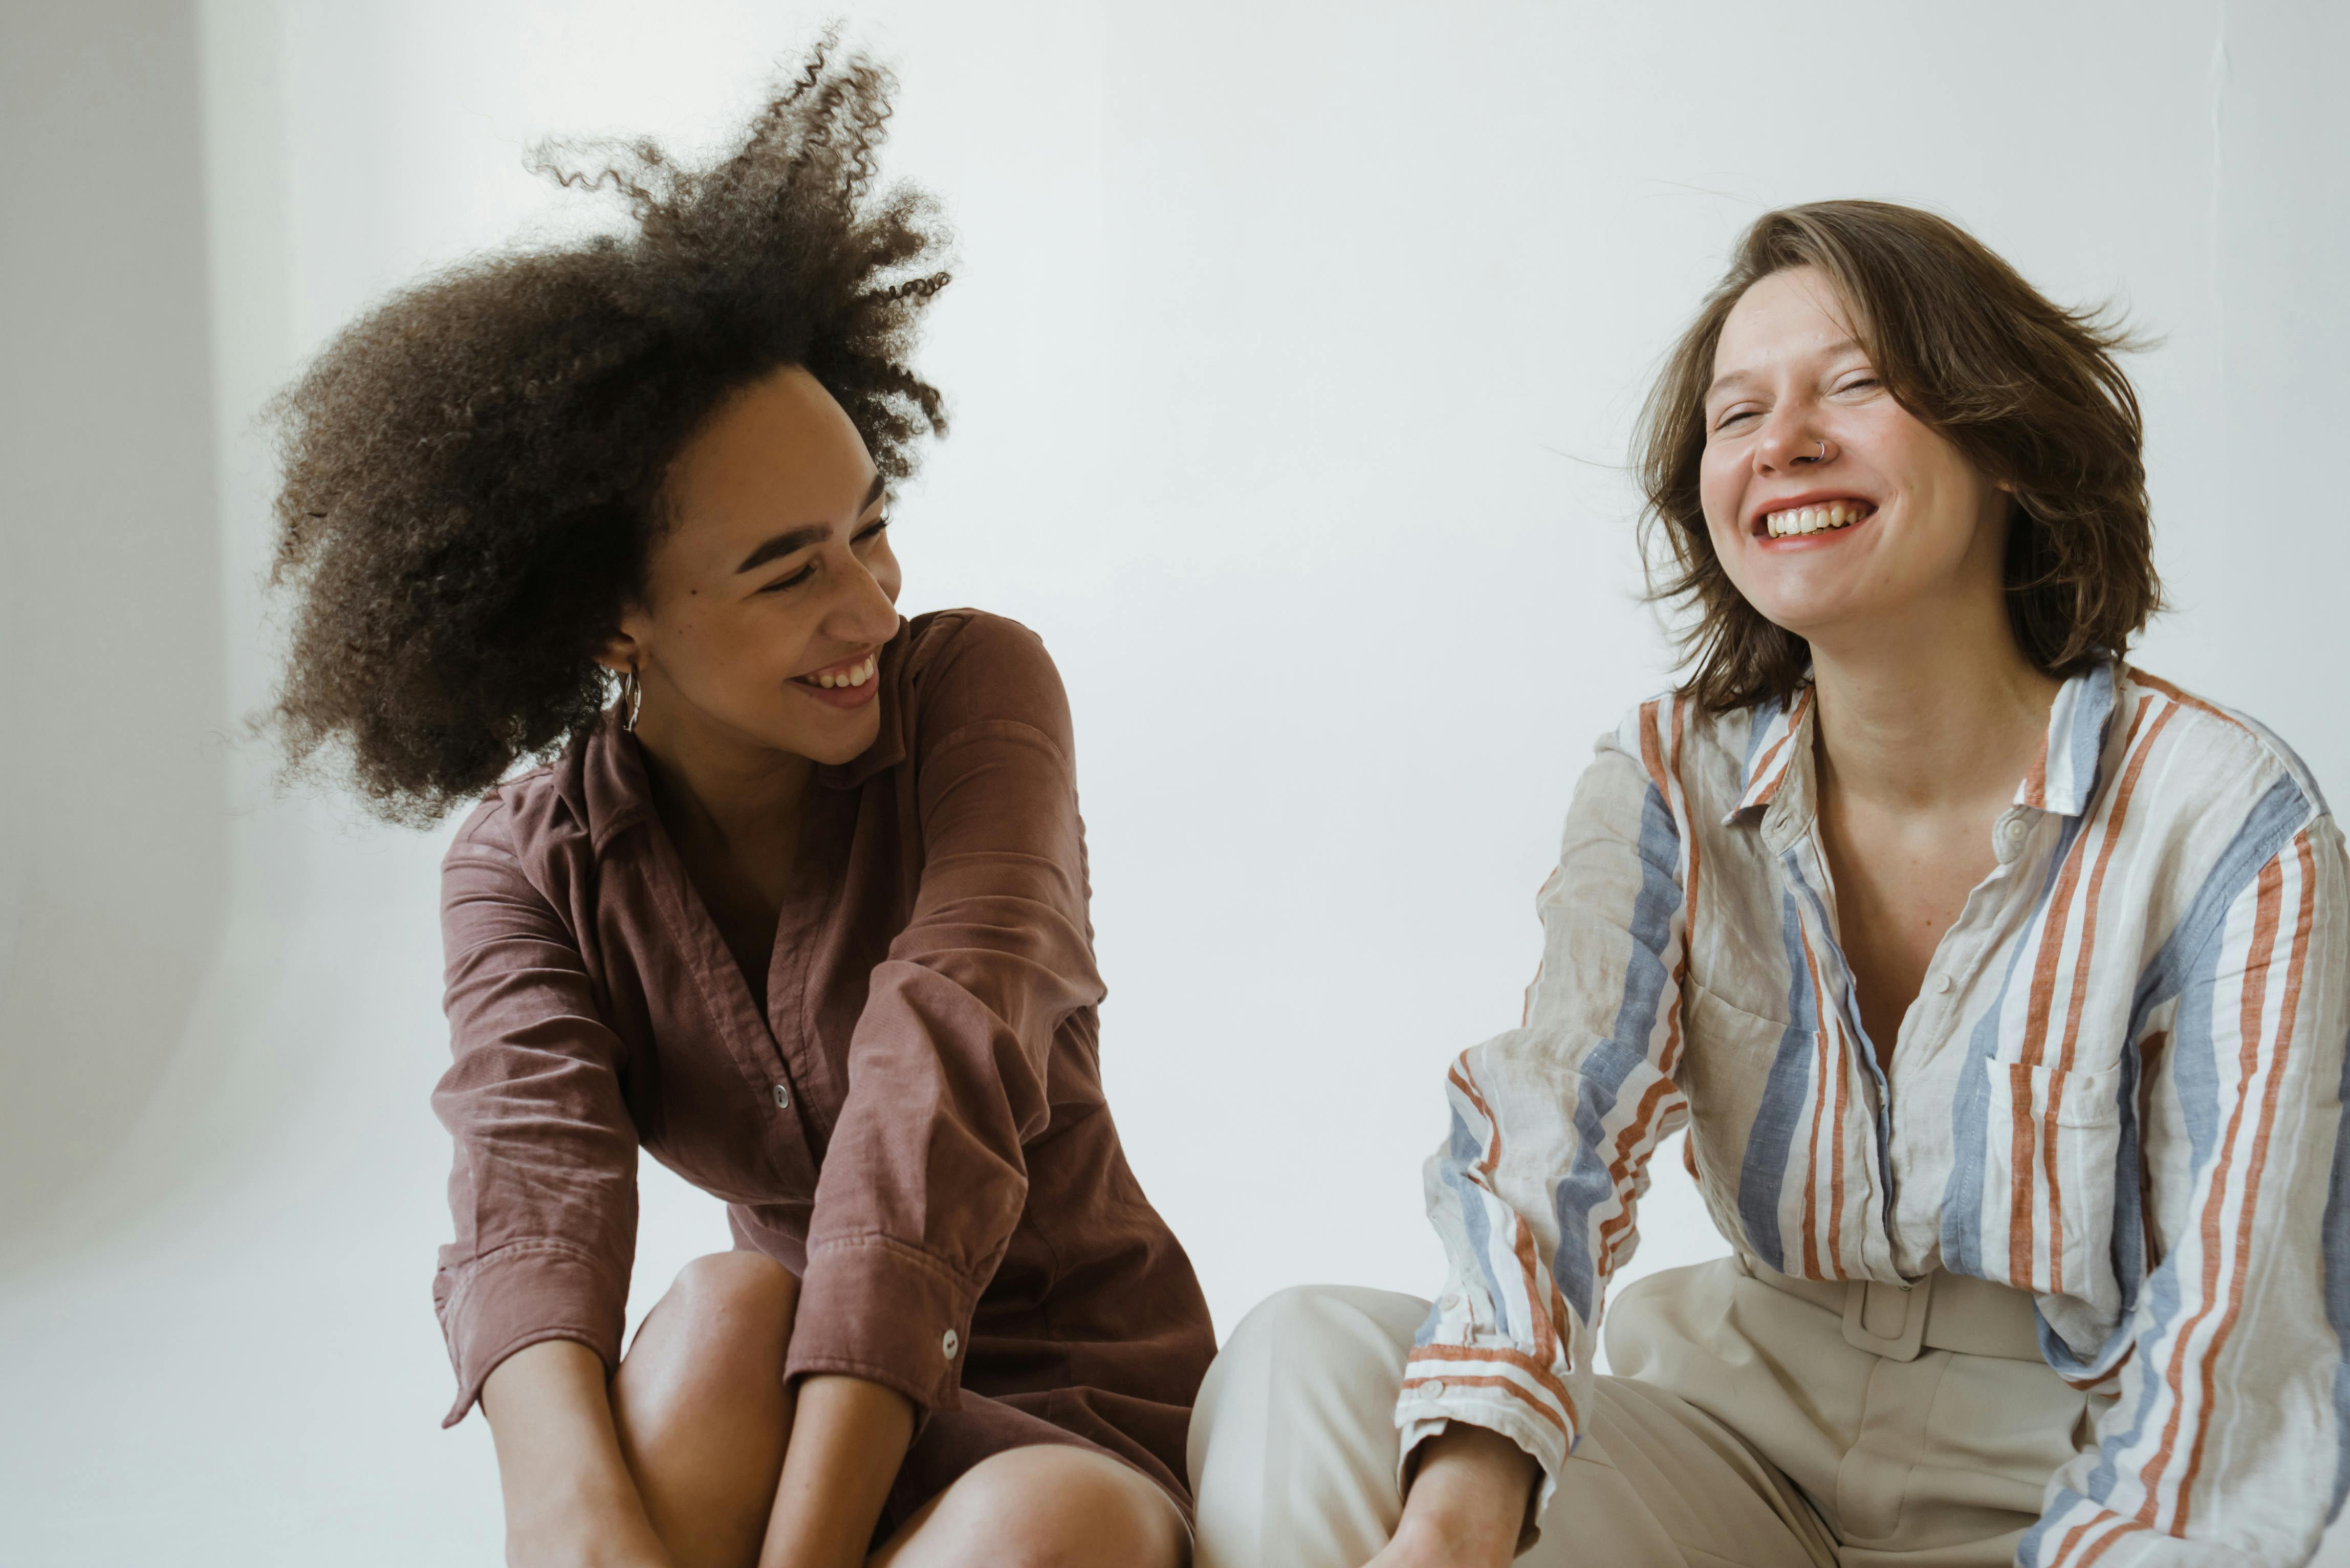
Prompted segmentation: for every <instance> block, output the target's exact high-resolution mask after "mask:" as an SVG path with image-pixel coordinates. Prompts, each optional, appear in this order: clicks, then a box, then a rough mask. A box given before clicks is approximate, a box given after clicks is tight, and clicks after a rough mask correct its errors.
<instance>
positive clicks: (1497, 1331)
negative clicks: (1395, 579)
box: [1191, 202, 2350, 1568]
mask: <svg viewBox="0 0 2350 1568" xmlns="http://www.w3.org/2000/svg"><path fill="white" fill-rule="evenodd" d="M2120 346H2121V340H2120V338H2119V337H2118V335H2117V334H2116V332H2115V331H2114V330H2113V329H2111V328H2110V327H2107V326H2106V325H2104V324H2103V323H2101V322H2100V321H2099V320H2098V319H2097V318H2096V317H2094V316H2092V315H2088V314H2084V313H2080V312H2073V311H2066V310H2064V309H2062V308H2060V307H2058V306H2054V305H2052V304H2051V303H2049V302H2048V301H2047V300H2046V299H2044V298H2043V297H2042V296H2040V295H2039V294H2038V293H2037V292H2035V291H2034V290H2033V288H2032V287H2031V286H2029V285H2028V284H2026V283H2025V282H2024V281H2023V280H2022V278H2020V277H2019V276H2017V275H2016V274H2015V273H2014V272H2013V271H2012V269H2011V268H2009V267H2008V266H2007V265H2006V264H2004V263H2003V262H2002V261H2001V260H2000V259H1999V258H1998V257H1997V256H1995V255H1993V254H1991V252H1990V251H1988V250H1987V249H1985V248H1984V247H1983V246H1982V245H1981V244H1980V243H1978V242H1977V241H1975V240H1974V239H1973V238H1971V237H1970V235H1968V234H1965V233H1964V232H1963V231H1961V230H1960V229H1959V228H1957V227H1956V226H1955V225H1953V224H1951V223H1947V222H1945V221H1944V220H1942V219H1939V218H1937V217H1934V216H1932V215H1931V214H1929V213H1920V212H1917V211H1914V210H1911V209H1907V208H1902V207H1896V206H1890V205H1887V204H1884V203H1878V202H1821V203H1817V204H1814V205H1811V206H1805V207H1797V208H1791V209H1788V210H1786V211H1783V212H1776V213H1769V214H1766V215H1765V216H1764V217H1763V218H1762V219H1761V220H1759V221H1758V222H1757V223H1755V224H1754V225H1753V226H1752V228H1751V229H1749V231H1748V232H1747V234H1746V235H1745V237H1744V239H1743V241H1742V244H1741V245H1740V247H1739V250H1738V253H1737V255H1736V259H1735V261H1734V262H1733V265H1731V269H1730V271H1729V273H1728V275H1726V276H1725V277H1724V279H1723V280H1722V282H1721V286H1719V287H1718V288H1717V289H1716V290H1715V291H1714V292H1713V294H1712V295H1711V296H1709V298H1708V299H1707V301H1706V302H1705V304H1704V306H1703V307H1702V309H1701V310H1700V313H1699V315H1698V317H1697V318H1696V320H1695V321H1694V322H1693V323H1692V324H1691V326H1690V328H1689V330H1688V331H1687V333H1686V334H1685V335H1684V336H1683V337H1682V339H1681V340H1680V342H1679V345H1678V346H1677V348H1675V350H1674V352H1673V354H1672V356H1671V357H1670V358H1669V362H1668V365H1667V368H1666V369H1665V371H1664V373H1663V375H1662V376H1661V378H1660V379H1659V383H1658V385H1657V388H1656V390H1655V392H1654V394H1653V395H1652V397H1651V399H1650V400H1649V403H1648V410H1647V412H1646V417H1645V420H1644V428H1643V432H1642V441H1641V452H1640V455H1641V472H1642V476H1643V479H1644V482H1645V487H1646V489H1647V492H1648V514H1647V523H1648V527H1649V528H1650V529H1651V530H1652V534H1651V537H1652V538H1653V539H1655V540H1657V541H1658V542H1659V545H1660V548H1659V549H1658V550H1657V551H1656V552H1655V555H1654V556H1653V557H1652V559H1653V564H1654V566H1655V567H1656V569H1657V570H1658V572H1659V579H1658V582H1657V592H1658V593H1659V596H1660V597H1666V598H1670V599H1677V600H1679V601H1682V602H1685V603H1687V604H1690V606H1692V607H1694V608H1695V610H1696V612H1697V613H1696V616H1695V618H1694V620H1693V623H1692V625H1691V626H1690V629H1689V631H1688V634H1687V644H1686V652H1687V654H1688V656H1689V660H1690V670H1689V673H1688V676H1687V678H1686V679H1685V680H1684V681H1683V682H1682V684H1681V686H1680V687H1679V689H1678V690H1677V691H1674V692H1672V693H1670V694H1668V695H1666V696H1663V697H1659V698H1657V699H1655V700H1654V701H1648V702H1646V703H1643V704H1641V705H1640V706H1639V707H1638V708H1637V709H1635V710H1634V711H1632V712H1631V713H1630V714H1628V715H1627V717H1626V718H1625V720H1624V721H1623V722H1622V723H1621V725H1620V726H1619V727H1618V728H1617V730H1616V731H1615V732H1613V733H1611V734H1608V735H1606V736H1603V737H1601V739H1600V741H1599V743H1598V747H1597V755H1596V760H1595V761H1594V762H1593V763H1592V764H1591V766H1590V768H1589V769H1588V770H1586V773H1585V774H1584V777H1583V779H1582V782H1581V783H1580V784H1579V785H1578V787H1577V789H1576V791H1575V800H1574V802H1573V804H1572V805H1571V806H1570V807H1569V809H1568V813H1567V819H1566V828H1565V839H1564V844H1563V846H1562V849H1561V853H1560V857H1559V861H1558V865H1557V867H1556V868H1555V870H1554V871H1553V873H1552V874H1551V876H1550V877H1549V879H1548V880H1547V881H1545V882H1544V886H1543V889H1542V893H1541V895H1540V897H1539V899H1538V903H1539V906H1540V909H1541V912H1542V916H1543V922H1544V961H1543V965H1542V967H1541V969H1540V970H1539V971H1538V972H1537V973H1536V975H1535V978H1534V984H1533V985H1532V986H1531V987H1530V988H1529V990H1528V992H1527V997H1526V1013H1525V1019H1524V1022H1523V1025H1522V1026H1521V1027H1519V1028H1517V1029H1514V1030H1512V1031H1509V1032H1507V1033H1503V1034H1501V1035H1499V1036H1496V1037H1495V1038H1494V1039H1492V1040H1490V1041H1487V1042H1486V1043H1484V1044H1482V1045H1479V1046H1476V1047H1475V1048H1473V1049H1471V1050H1470V1051H1468V1052H1466V1053H1464V1054H1461V1056H1460V1058H1459V1059H1458V1060H1457V1061H1456V1062H1455V1063H1454V1064H1452V1066H1451V1071H1450V1074H1449V1075H1448V1084H1447V1092H1448V1096H1449V1098H1450V1101H1451V1114H1452V1129H1451V1137H1449V1138H1448V1140H1447V1142H1446V1143H1445V1145H1444V1147H1441V1148H1440V1149H1439V1150H1438V1151H1437V1153H1436V1154H1435V1155H1434V1156H1432V1157H1431V1158H1430V1160H1429V1163H1428V1167H1427V1191H1428V1200H1429V1211H1430V1218H1431V1219H1432V1220H1433V1221H1434V1223H1435V1226H1436V1229H1437V1231H1438V1234H1439V1236H1440V1239H1441V1240H1442V1241H1443V1243H1444V1246H1445V1251H1446V1252H1447V1255H1448V1259H1449V1271H1448V1274H1447V1278H1446V1280H1445V1282H1444V1286H1443V1289H1442V1291H1441V1293H1440V1295H1439V1298H1438V1300H1437V1301H1436V1303H1434V1304H1433V1305H1432V1306H1431V1305H1430V1303H1425V1302H1421V1301H1419V1300H1417V1299H1416V1298H1413V1297H1409V1296H1401V1295H1395V1294H1391V1293H1382V1292H1373V1291H1361V1290H1349V1289H1344V1288H1312V1289H1305V1290H1298V1291H1291V1292H1286V1293H1283V1294H1281V1295H1279V1296H1276V1297H1274V1298H1273V1300H1271V1301H1270V1302H1268V1303H1265V1304H1264V1305H1263V1306H1261V1307H1259V1308H1258V1309H1257V1311H1256V1312H1255V1313H1254V1314H1252V1315H1251V1317H1250V1318H1249V1319H1248V1320H1247V1321H1245V1322H1244V1323H1243V1324H1242V1325H1241V1326H1240V1327H1239V1328H1238V1329H1237V1330H1236V1331H1235V1332H1234V1334H1233V1335H1232V1341H1231V1342H1230V1343H1229V1344H1228V1345H1226V1347H1225V1350H1224V1352H1223V1354H1222V1356H1221V1357H1220V1358H1219V1359H1218V1361H1217V1364H1216V1366H1214V1367H1213V1368H1212V1369H1211V1372H1210V1374H1209V1379H1208V1384H1207V1386H1206V1388H1205V1389H1204V1390H1203V1391H1202V1395H1201V1404H1200V1407H1199V1410H1198V1413H1197V1415H1196V1416H1195V1418H1194V1421H1193V1425H1192V1433H1191V1465H1192V1473H1193V1480H1194V1483H1195V1485H1196V1486H1197V1488H1198V1490H1199V1496H1200V1532H1201V1535H1200V1541H1201V1562H1202V1563H1204V1564H1206V1565H1207V1568H1225V1565H1228V1564H1229V1565H1233V1568H1237V1565H1239V1564H1242V1563H1258V1562H1263V1563H1273V1562H1280V1563H1291V1564H1298V1565H1301V1568H1321V1565H1325V1564H1326V1565H1329V1568H1342V1565H1343V1568H1356V1565H1357V1564H1360V1563H1364V1562H1365V1561H1366V1560H1367V1559H1368V1560H1370V1561H1373V1562H1375V1563H1377V1564H1378V1568H1419V1565H1423V1564H1426V1565H1435V1564H1444V1565H1447V1568H1478V1565H1484V1564H1491V1565H1494V1568H1498V1565H1499V1564H1501V1563H1506V1562H1508V1561H1509V1560H1510V1558H1511V1557H1512V1556H1513V1554H1514V1553H1516V1552H1520V1551H1523V1550H1527V1549H1528V1548H1531V1549H1532V1552H1533V1553H1534V1555H1533V1557H1532V1558H1531V1559H1530V1561H1535V1562H1539V1563H1544V1564H1565V1563H1591V1564H1607V1565H1610V1568H1613V1565H1615V1564H1649V1563H1704V1564H1714V1563H1740V1564H1754V1565H1767V1568H1779V1565H1782V1564H1784V1565H1788V1568H1796V1565H1815V1564H1834V1563H1842V1564H1892V1563H1904V1564H1929V1563H1930V1564H1935V1565H1938V1568H1939V1565H1960V1564H1967V1565H1972V1564H1982V1565H1986V1568H1988V1565H1991V1564H2000V1563H2011V1562H2017V1563H2024V1564H2027V1565H2031V1568H2057V1565H2060V1564H2061V1565H2064V1568H2086V1565H2087V1564H2089V1563H2106V1564H2108V1565H2109V1568H2112V1565H2116V1564H2124V1563H2128V1564H2138V1563H2147V1564H2163V1565H2168V1564H2178V1565H2181V1568H2184V1565H2186V1564H2190V1563H2193V1564H2206V1563H2244V1564H2252V1563H2263V1564H2267V1563H2298V1562H2302V1561H2303V1560H2305V1559H2306V1558H2307V1556H2308V1555H2309V1553H2310V1552H2312V1550H2314V1545H2315V1542H2316V1541H2317V1538H2318V1535H2319V1533H2320V1532H2321V1530H2322V1528H2323V1526H2324V1522H2325V1521H2326V1520H2327V1519H2328V1518H2329V1517H2330V1516H2331V1515H2332V1513H2333V1512H2334V1509H2335V1508H2336V1507H2337V1506H2338V1503H2339V1501H2340V1499H2341V1496H2342V1493H2343V1489H2344V1481H2345V1477H2350V1462H2345V1456H2350V1418H2345V1402H2350V1395H2345V1394H2344V1393H2343V1392H2342V1390H2343V1388H2345V1387H2350V1379H2345V1374H2344V1361H2343V1355H2342V1345H2341V1339H2340V1335H2341V1334H2342V1333H2343V1332H2344V1331H2345V1329H2350V1224H2345V1222H2344V1220H2343V1219H2342V1213H2343V1211H2344V1210H2345V1208H2350V1206H2345V1204H2343V1203H2342V1202H2341V1201H2340V1194H2341V1192H2342V1190H2343V1187H2344V1183H2343V1181H2342V1179H2341V1178H2340V1176H2339V1175H2338V1174H2337V1167H2338V1165H2339V1164H2340V1163H2342V1162H2340V1161H2338V1160H2337V1151H2338V1150H2340V1149H2342V1148H2344V1147H2350V1146H2344V1145H2343V1142H2342V1139H2341V1137H2340V1135H2341V1130H2342V1098H2343V1094H2342V1091H2343V1074H2344V1055H2345V1050H2344V1047H2345V1034H2350V867H2346V866H2345V853H2344V846H2343V838H2342V835H2341V833H2340V831H2339V830H2338V829H2337V827H2336V826H2335V824H2334V819H2333V817H2332V815H2330V814H2329V812H2328V811H2327V809H2326V806H2325V804H2324V801H2323V799H2322V798H2321V797H2320V795H2319V794H2318V791H2317V789H2316V786H2315V784H2314V782H2313V781H2312V780H2311V778H2310V777H2309V774H2307V772H2306V770H2305V769H2303V766H2302V764H2301V763H2300V762H2299V761H2298V760H2297V759H2296V758H2295V757H2294V756H2293V753H2291V752H2290V751H2289V750H2288V749H2286V747H2285V746H2284V745H2283V744H2282V742H2279V741H2278V740H2277V739H2276V738H2275V737H2274V736H2272V735H2271V734H2270V733H2269V732H2267V731H2266V730H2264V729H2262V728H2261V727H2260V726H2259V725H2258V724H2256V723H2254V722H2251V720H2249V719H2246V718H2243V717H2241V715H2238V714H2234V713H2231V712H2230V711H2226V710H2223V709H2220V708H2218V707H2215V706H2214V705H2212V704H2210V703H2209V702H2205V701H2201V700H2199V699H2198V698H2195V697H2192V696H2189V694H2187V693H2186V692H2184V691H2179V690H2178V688H2177V687H2174V686H2172V685H2170V684H2168V682H2165V681H2162V680H2157V679H2156V678H2155V677H2153V676H2151V675H2148V674H2147V673H2145V672H2143V671H2141V670H2136V669H2133V668H2132V667H2130V666H2129V665H2127V664H2126V663H2125V662H2124V655H2125V654H2126V650H2127V645H2128V642H2129V639H2130V638H2131V637H2132V636H2133V635H2134V634H2135V633H2137V631H2138V630H2139V628H2141V627H2142V626H2143V625H2144V623H2145V621H2146V618H2147V616H2148V614H2149V613H2151V612H2152V611H2153V610H2154V609H2155V608H2156V607H2157V606H2158V602H2159V587H2158V580H2157V578H2156V575H2155V571H2154V566H2153V562H2152V554H2151V537H2150V532H2149V527H2148V521H2147V499H2146V493H2145V481H2144V470H2143V467H2142V465H2141V462H2140V456H2139V422H2138V412H2137V403H2136V400H2135V399H2134V397H2133V396H2132V393H2131V391H2130V388H2129V384H2128V381H2127V380H2126V379H2125V377H2124V376H2123V374H2122V372H2121V370H2120V369H2119V368H2118V367H2117V366H2116V364H2115V362H2114V358H2113V354H2114V351H2115V350H2116V348H2119V347H2120ZM1684 1126H1685V1127H1687V1128H1688V1129H1689V1141H1688V1144H1687V1146H1686V1149H1685V1154H1686V1158H1688V1161H1689V1164H1690V1169H1691V1171H1692V1173H1693V1174H1694V1176H1695V1178H1696V1179H1697V1183H1698V1186H1699V1189H1700V1192H1701V1193H1702V1195H1703V1197H1704V1199H1705V1201H1706V1204H1707V1207H1708V1210H1709V1211H1710V1212H1711V1217H1712V1219H1713V1220H1714V1222H1715V1224H1716V1226H1717V1227H1718V1228H1719V1230H1720V1231H1721V1234H1722V1236H1723V1237H1724V1238H1725V1239H1726V1240H1727V1241H1729V1243H1730V1245H1731V1248H1732V1250H1733V1251H1732V1255H1731V1256H1730V1257H1727V1258H1724V1259H1722V1260H1721V1261H1720V1262H1714V1263H1708V1264H1702V1265H1700V1266H1698V1267H1695V1268H1690V1269H1679V1270H1673V1271H1669V1272H1664V1273H1661V1274H1657V1275H1652V1276H1650V1277H1649V1278H1648V1279H1647V1280H1644V1281H1642V1282H1640V1283H1639V1285H1638V1287H1636V1288H1635V1289H1633V1290H1631V1291H1629V1292H1627V1294H1626V1297H1625V1299H1624V1300H1622V1301H1619V1302H1617V1303H1614V1306H1613V1310H1612V1311H1611V1312H1610V1313H1609V1314H1608V1317H1607V1330H1608V1351H1609V1359H1610V1364H1611V1366H1612V1368H1613V1371H1614V1376H1607V1377H1602V1376H1595V1374H1594V1371H1593V1368H1592V1358H1593V1355H1594V1353H1595V1351H1596V1333H1597V1324H1598V1320H1599V1317H1600V1312H1601V1304H1602V1302H1603V1300H1604V1299H1605V1297H1606V1294H1607V1285H1608V1282H1609V1280H1610V1278H1611V1276H1613V1275H1614V1274H1615V1272H1617V1269H1618V1268H1620V1266H1621V1265H1622V1264H1623V1262H1625V1261H1626V1259H1627V1257H1628V1256H1629V1255H1630V1252H1631V1250H1632V1247H1633V1245H1634V1242H1635V1239H1636V1238H1635V1231H1634V1228H1633V1218H1634V1209H1635V1205H1636V1202H1637V1200H1638V1196H1639V1194H1640V1193H1641V1192H1642V1190H1643V1189H1645V1188H1646V1185H1647V1179H1648V1178H1647V1161H1648V1157H1649V1155H1650V1153H1651V1152H1652V1151H1653V1150H1654V1148H1655V1147H1656V1146H1657V1145H1658V1144H1659V1142H1661V1141H1662V1140H1663V1139H1664V1138H1666V1137H1669V1136H1670V1135H1671V1134H1672V1133H1673V1132H1675V1131H1676V1130H1679V1128H1681V1127H1684ZM1389 1417H1392V1426H1390V1424H1389ZM1394 1428H1400V1429H1401V1441H1400V1444H1398V1442H1397V1441H1396V1439H1395V1438H1394V1437H1393V1436H1391V1435H1390V1433H1391V1432H1392V1431H1393V1429H1394ZM1268 1434H1278V1436H1277V1437H1274V1436H1270V1435H1268ZM1268 1469H1270V1470H1271V1471H1272V1472H1273V1473H1271V1474H1267V1473H1265V1472H1266V1471H1267V1470H1268ZM1537 1540H1538V1542H1539V1544H1536V1543H1535V1542H1537Z"/></svg>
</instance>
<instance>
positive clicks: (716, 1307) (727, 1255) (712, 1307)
mask: <svg viewBox="0 0 2350 1568" xmlns="http://www.w3.org/2000/svg"><path fill="white" fill-rule="evenodd" d="M799 1295H800V1282H799V1281H798V1280H797V1279H795V1278H794V1277H793V1275H792V1272H791V1271H790V1270H788V1269H786V1268H785V1267H784V1266H783V1265H782V1264H781V1263H778V1262H775V1260H774V1259H773V1258H770V1257H766V1256H764V1254H762V1253H758V1252H709V1253H705V1254H703V1255H702V1257H699V1258H696V1259H694V1260H693V1262H690V1263H688V1264H686V1266H685V1267H683V1268H681V1269H680V1270H679V1271H678V1272H677V1280H676V1282H674V1283H672V1284H671V1286H670V1288H669V1293H668V1294H667V1295H665V1296H663V1297H662V1298H661V1301H660V1306H658V1307H656V1308H655V1309H654V1310H655V1311H656V1312H661V1311H669V1310H671V1308H672V1305H674V1310H675V1311H676V1312H677V1313H678V1314H679V1315H681V1316H684V1317H688V1318H691V1320H692V1321H693V1322H694V1323H695V1324H696V1325H697V1326H701V1327H705V1328H711V1329H717V1330H721V1331H723V1330H729V1329H744V1330H750V1331H754V1332H757V1333H760V1334H764V1333H765V1331H767V1330H768V1329H770V1328H773V1327H775V1326H777V1325H781V1326H783V1327H785V1328H786V1329H788V1328H789V1326H790V1324H791V1316H792V1309H793V1308H794V1307H795V1306H797V1305H798V1304H799Z"/></svg>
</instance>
